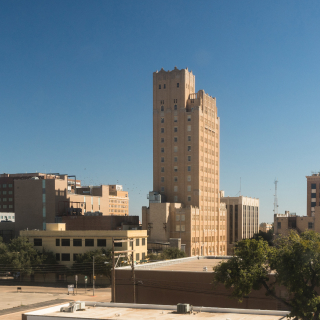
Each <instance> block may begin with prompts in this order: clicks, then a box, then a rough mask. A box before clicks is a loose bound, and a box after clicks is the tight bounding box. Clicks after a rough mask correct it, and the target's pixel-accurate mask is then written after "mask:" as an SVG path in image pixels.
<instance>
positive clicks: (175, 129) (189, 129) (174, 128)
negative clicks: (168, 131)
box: [160, 125, 191, 133]
mask: <svg viewBox="0 0 320 320" xmlns="http://www.w3.org/2000/svg"><path fill="white" fill-rule="evenodd" d="M187 131H191V125H188V126H187ZM160 132H161V133H164V128H160ZM173 132H178V127H173Z"/></svg>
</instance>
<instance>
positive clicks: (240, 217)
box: [220, 192, 259, 254]
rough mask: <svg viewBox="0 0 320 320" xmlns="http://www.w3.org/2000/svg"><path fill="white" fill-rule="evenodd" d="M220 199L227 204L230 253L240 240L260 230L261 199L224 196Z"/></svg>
mask: <svg viewBox="0 0 320 320" xmlns="http://www.w3.org/2000/svg"><path fill="white" fill-rule="evenodd" d="M222 195H224V194H223V192H222ZM220 201H221V202H223V203H225V205H226V210H227V222H228V223H227V239H228V254H232V253H233V248H234V245H235V244H236V243H237V242H238V241H240V240H242V239H248V238H251V237H252V236H253V235H254V234H255V233H258V232H259V199H256V198H249V197H244V196H239V197H223V196H222V197H221V198H220Z"/></svg>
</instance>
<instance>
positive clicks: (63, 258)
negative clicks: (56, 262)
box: [61, 253, 70, 261]
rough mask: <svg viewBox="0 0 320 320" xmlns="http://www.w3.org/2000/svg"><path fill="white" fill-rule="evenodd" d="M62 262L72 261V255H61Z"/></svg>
mask: <svg viewBox="0 0 320 320" xmlns="http://www.w3.org/2000/svg"><path fill="white" fill-rule="evenodd" d="M61 261H70V253H61Z"/></svg>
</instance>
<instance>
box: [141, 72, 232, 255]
mask: <svg viewBox="0 0 320 320" xmlns="http://www.w3.org/2000/svg"><path fill="white" fill-rule="evenodd" d="M219 150H220V119H219V117H218V115H217V107H216V99H215V98H213V97H211V96H209V95H208V94H206V93H205V92H204V91H203V90H200V91H198V92H196V93H195V76H194V75H193V74H192V72H189V71H188V69H182V70H178V69H177V68H175V69H174V70H172V71H168V72H166V71H164V70H163V69H161V70H160V71H159V72H158V71H157V72H154V73H153V192H150V194H149V197H150V196H151V197H152V199H149V202H150V205H149V208H146V207H144V208H143V209H142V217H143V218H142V220H143V226H144V228H148V230H149V241H150V242H160V241H167V242H168V241H169V240H170V238H176V237H181V239H182V244H184V245H185V250H186V253H187V255H189V256H191V255H194V254H201V255H209V254H216V255H220V254H225V253H226V221H225V217H222V216H221V215H220V212H219V208H220V201H219V153H220V152H219ZM182 219H184V220H182Z"/></svg>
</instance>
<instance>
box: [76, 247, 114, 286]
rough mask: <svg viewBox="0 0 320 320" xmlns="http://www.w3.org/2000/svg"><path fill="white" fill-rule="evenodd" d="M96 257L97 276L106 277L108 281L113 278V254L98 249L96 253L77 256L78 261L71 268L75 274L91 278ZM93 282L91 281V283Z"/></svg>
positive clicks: (95, 270)
mask: <svg viewBox="0 0 320 320" xmlns="http://www.w3.org/2000/svg"><path fill="white" fill-rule="evenodd" d="M93 257H94V260H95V261H94V267H95V268H94V273H95V275H104V276H106V277H107V278H108V279H110V278H111V269H112V254H111V251H110V250H105V249H98V250H95V251H87V252H85V253H83V254H80V255H78V256H77V258H76V261H75V262H74V264H73V265H72V267H71V271H72V273H73V274H83V275H86V276H89V277H90V280H92V279H91V275H92V272H93ZM90 282H91V281H90Z"/></svg>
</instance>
